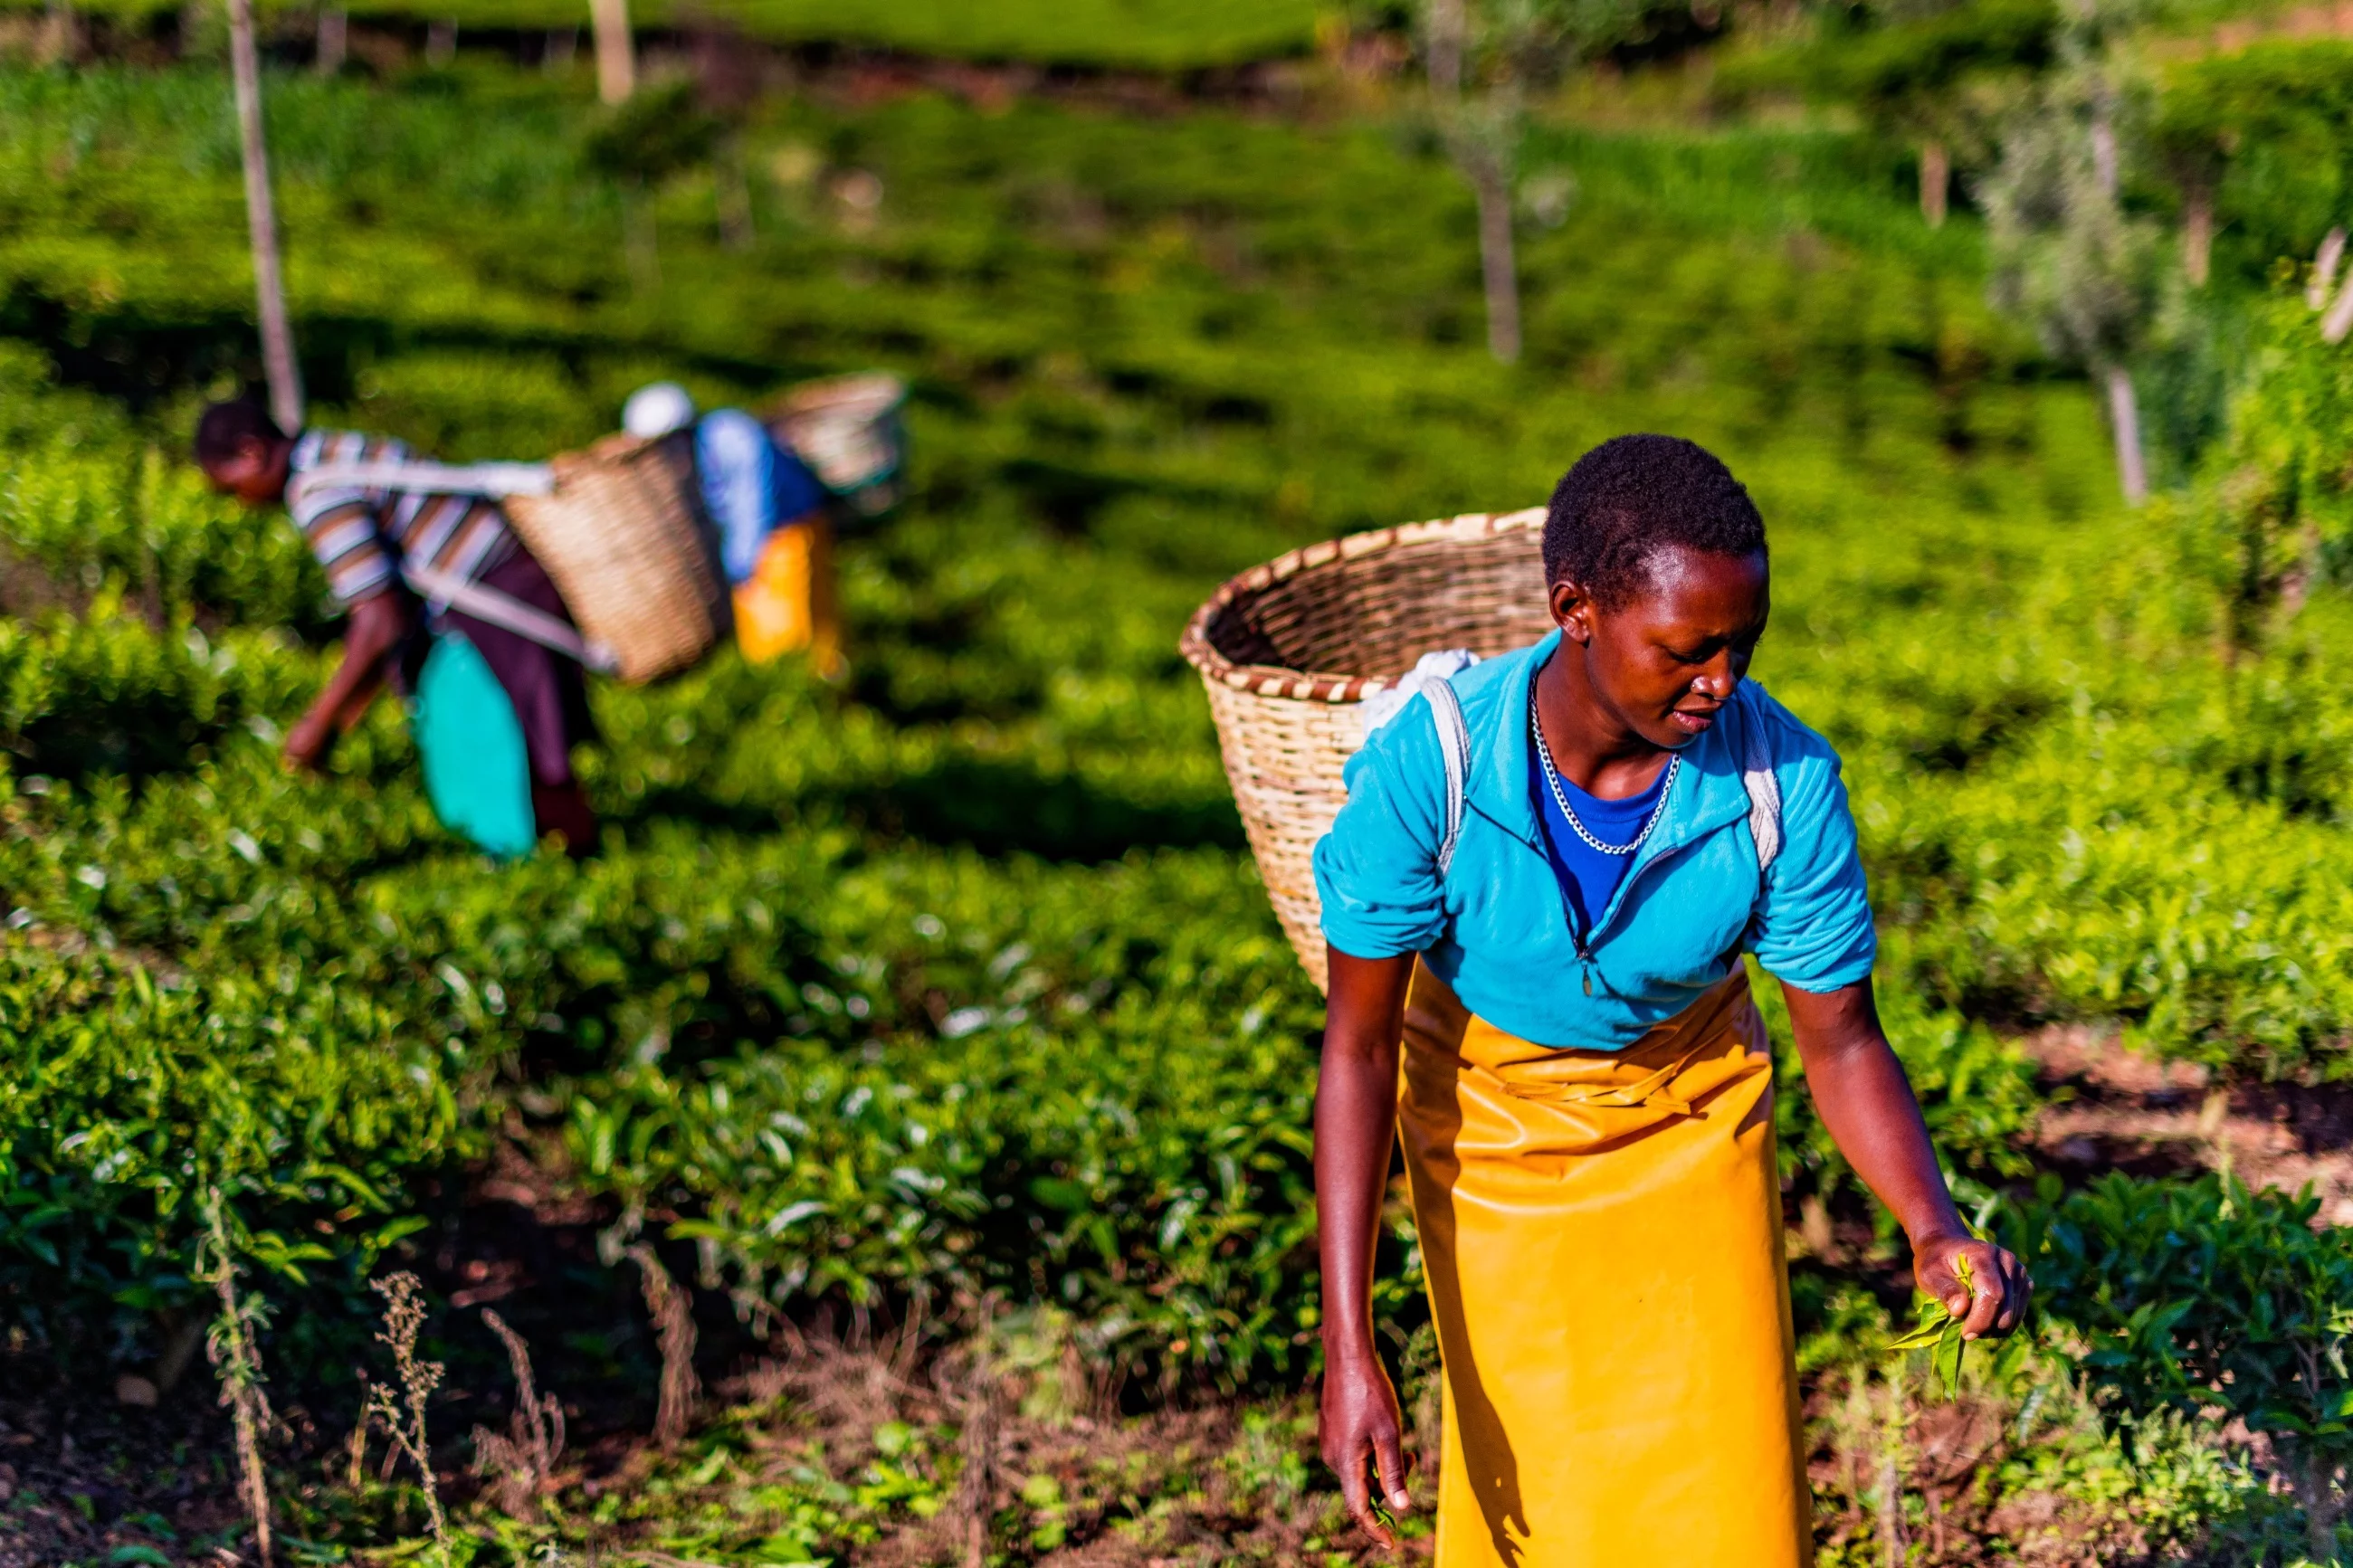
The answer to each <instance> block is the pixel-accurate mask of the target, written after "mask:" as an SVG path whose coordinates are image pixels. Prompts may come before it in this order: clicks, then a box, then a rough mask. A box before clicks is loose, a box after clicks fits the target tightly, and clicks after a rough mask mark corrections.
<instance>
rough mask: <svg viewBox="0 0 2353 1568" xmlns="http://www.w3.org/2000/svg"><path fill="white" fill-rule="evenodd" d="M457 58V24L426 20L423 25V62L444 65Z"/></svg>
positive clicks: (429, 64) (431, 64) (430, 64)
mask: <svg viewBox="0 0 2353 1568" xmlns="http://www.w3.org/2000/svg"><path fill="white" fill-rule="evenodd" d="M456 58H458V24H457V23H455V22H428V23H427V24H426V27H425V63H426V64H427V65H428V66H446V65H448V63H449V62H450V61H452V60H454V59H456Z"/></svg>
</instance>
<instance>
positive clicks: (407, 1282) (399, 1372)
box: [353, 1269, 449, 1551]
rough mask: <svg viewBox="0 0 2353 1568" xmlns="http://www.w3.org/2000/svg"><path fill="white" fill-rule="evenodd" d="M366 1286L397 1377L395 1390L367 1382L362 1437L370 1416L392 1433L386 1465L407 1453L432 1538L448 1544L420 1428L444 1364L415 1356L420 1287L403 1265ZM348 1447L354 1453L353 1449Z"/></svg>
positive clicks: (419, 1324) (420, 1315)
mask: <svg viewBox="0 0 2353 1568" xmlns="http://www.w3.org/2000/svg"><path fill="white" fill-rule="evenodd" d="M370 1289H374V1290H375V1293H376V1294H377V1295H379V1296H382V1297H383V1298H384V1328H383V1330H382V1331H379V1332H378V1333H377V1335H376V1336H375V1337H376V1338H377V1340H378V1341H380V1342H383V1343H384V1344H385V1345H387V1346H389V1347H390V1348H391V1351H392V1366H393V1372H394V1373H395V1375H396V1376H397V1377H398V1378H399V1379H400V1391H399V1393H397V1394H395V1393H394V1392H393V1390H392V1389H390V1388H388V1387H386V1386H385V1384H380V1383H371V1384H368V1388H367V1405H366V1407H365V1409H364V1410H363V1411H362V1413H361V1415H360V1421H361V1427H362V1433H363V1436H362V1438H361V1442H362V1443H364V1442H365V1440H366V1439H365V1436H364V1433H365V1427H366V1423H367V1422H368V1421H369V1420H370V1419H371V1418H373V1419H375V1420H379V1421H381V1422H383V1423H384V1429H385V1433H386V1434H387V1435H388V1436H390V1437H391V1438H392V1452H391V1453H388V1454H386V1455H385V1473H386V1474H387V1475H389V1474H390V1472H391V1468H392V1461H393V1459H394V1458H395V1456H396V1455H400V1454H406V1455H407V1456H408V1461H409V1463H410V1464H412V1465H415V1466H416V1467H417V1483H418V1484H419V1485H420V1486H422V1487H423V1488H424V1489H425V1513H426V1517H427V1520H429V1521H431V1523H432V1527H433V1540H434V1542H435V1544H437V1545H438V1546H440V1547H441V1548H443V1549H444V1550H445V1551H446V1550H447V1549H448V1545H449V1521H448V1517H447V1516H446V1515H444V1514H443V1513H442V1511H441V1490H440V1488H439V1487H438V1485H437V1484H436V1482H435V1479H434V1475H433V1459H432V1455H431V1442H430V1440H429V1439H428V1438H427V1436H426V1431H425V1405H426V1402H427V1400H429V1399H431V1398H432V1397H433V1391H434V1390H435V1389H437V1388H438V1387H440V1386H441V1373H442V1370H443V1369H442V1366H441V1363H439V1362H438V1361H419V1360H417V1331H418V1330H419V1329H421V1328H423V1327H424V1326H425V1288H424V1287H423V1286H422V1285H420V1284H418V1283H417V1276H416V1275H414V1274H411V1273H409V1272H408V1271H407V1270H406V1269H403V1270H402V1271H401V1272H399V1273H397V1274H394V1275H391V1276H388V1277H387V1278H385V1279H376V1280H372V1281H370ZM353 1452H354V1453H355V1454H356V1453H357V1452H358V1449H357V1448H354V1450H353ZM354 1468H357V1467H356V1466H354Z"/></svg>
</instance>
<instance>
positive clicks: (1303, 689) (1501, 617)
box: [1178, 507, 1552, 990]
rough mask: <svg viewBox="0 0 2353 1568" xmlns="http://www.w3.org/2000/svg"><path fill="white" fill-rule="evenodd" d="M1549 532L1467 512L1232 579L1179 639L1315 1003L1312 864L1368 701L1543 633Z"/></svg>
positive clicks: (1536, 519)
mask: <svg viewBox="0 0 2353 1568" xmlns="http://www.w3.org/2000/svg"><path fill="white" fill-rule="evenodd" d="M1544 519H1545V514H1544V509H1543V508H1541V507H1537V508H1533V509H1531V510H1526V511H1514V512H1478V513H1472V514H1471V515H1469V516H1464V517H1456V518H1446V519H1440V520H1439V521H1435V522H1415V523H1408V524H1405V525H1404V526H1402V527H1398V528H1385V529H1381V530H1378V531H1375V532H1372V533H1358V534H1352V535H1350V536H1349V537H1348V538H1345V539H1335V540H1332V541H1329V542H1325V543H1323V544H1311V545H1309V546H1307V547H1306V548H1305V549H1303V550H1294V551H1293V552H1291V553H1290V554H1288V555H1285V556H1283V557H1282V559H1280V560H1277V561H1271V562H1269V563H1267V564H1265V565H1263V566H1254V567H1252V568H1251V569H1250V570H1249V571H1248V572H1245V573H1243V574H1241V575H1240V576H1239V577H1236V578H1234V579H1233V580H1232V581H1231V582H1229V583H1228V584H1226V585H1225V586H1224V587H1222V588H1219V590H1218V591H1217V593H1216V595H1213V596H1212V597H1211V598H1210V600H1209V602H1208V604H1206V605H1202V606H1201V608H1200V609H1199V611H1198V612H1197V613H1196V614H1195V615H1194V616H1193V620H1192V624H1191V625H1189V626H1187V627H1186V628H1185V637H1184V640H1183V641H1182V642H1181V643H1179V644H1178V651H1179V652H1181V653H1182V654H1183V655H1184V656H1185V658H1186V659H1187V662H1189V663H1190V664H1191V665H1192V666H1193V668H1195V669H1197V670H1198V671H1200V674H1201V682H1202V684H1203V685H1204V686H1206V687H1207V688H1208V693H1209V712H1210V715H1211V717H1213V718H1214V719H1215V720H1216V721H1217V726H1218V744H1219V750H1220V751H1221V752H1223V753H1224V756H1225V763H1226V777H1227V778H1228V779H1229V780H1230V781H1231V782H1232V784H1233V789H1234V804H1235V805H1237V806H1239V807H1240V810H1241V816H1242V826H1243V829H1244V830H1245V831H1246V832H1247V833H1248V834H1249V836H1250V853H1251V854H1252V855H1253V856H1255V857H1256V858H1257V859H1258V868H1259V875H1260V877H1261V879H1263V880H1264V881H1265V883H1266V890H1267V896H1268V897H1269V898H1270V899H1271V900H1273V903H1274V912H1275V917H1276V919H1278V920H1280V921H1282V930H1283V934H1284V935H1285V936H1288V937H1289V938H1290V939H1291V945H1292V947H1293V950H1294V951H1295V952H1297V953H1298V954H1299V962H1300V963H1303V964H1304V965H1306V968H1307V973H1308V974H1309V976H1310V977H1311V978H1312V979H1314V982H1315V985H1316V988H1317V989H1318V990H1321V989H1323V988H1324V983H1325V976H1324V935H1323V931H1322V929H1321V927H1320V925H1319V924H1318V915H1319V910H1318V906H1317V903H1316V898H1315V874H1314V864H1313V857H1314V852H1315V841H1316V840H1317V839H1319V838H1321V837H1324V833H1325V832H1326V831H1328V830H1329V829H1330V827H1331V826H1332V819H1333V818H1334V817H1335V816H1338V815H1339V814H1340V807H1341V805H1343V804H1344V803H1345V801H1346V800H1347V798H1348V792H1347V789H1346V787H1345V785H1344V784H1342V782H1341V777H1340V774H1341V770H1342V769H1343V768H1345V766H1346V765H1347V762H1348V759H1349V758H1350V757H1352V756H1354V755H1355V754H1356V749H1357V748H1358V747H1360V746H1362V745H1363V744H1364V742H1365V721H1364V716H1363V711H1362V704H1363V701H1364V700H1365V699H1366V698H1367V697H1369V696H1371V695H1373V693H1375V692H1377V691H1381V690H1384V689H1388V687H1390V686H1393V685H1394V684H1396V683H1397V682H1398V680H1399V679H1402V678H1403V677H1404V676H1405V674H1406V673H1407V672H1408V671H1409V670H1411V669H1412V668H1413V665H1414V661H1415V660H1416V659H1418V658H1420V657H1421V656H1422V655H1423V654H1425V653H1430V652H1433V651H1436V650H1438V649H1440V648H1456V647H1466V648H1469V649H1471V650H1472V652H1474V653H1476V654H1478V655H1479V656H1480V657H1482V658H1492V657H1493V656H1494V655H1496V654H1500V653H1507V652H1509V651H1511V650H1512V649H1513V648H1515V647H1525V646H1527V645H1528V644H1529V643H1532V642H1534V641H1535V640H1536V639H1537V638H1538V637H1542V636H1543V635H1544V634H1545V633H1546V632H1547V631H1550V630H1551V629H1552V617H1551V615H1550V613H1549V612H1548V611H1547V609H1546V604H1545V582H1544V564H1543V559H1542V552H1541V543H1542V539H1543V531H1544Z"/></svg>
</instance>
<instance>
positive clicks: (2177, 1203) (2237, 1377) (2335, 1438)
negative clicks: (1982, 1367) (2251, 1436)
mask: <svg viewBox="0 0 2353 1568" xmlns="http://www.w3.org/2000/svg"><path fill="white" fill-rule="evenodd" d="M2055 1185H2056V1184H2049V1187H2050V1188H2051V1189H2053V1190H2049V1191H2046V1194H2045V1196H2044V1197H2043V1199H2042V1202H2040V1203H2038V1204H2035V1205H2029V1206H2027V1207H2026V1208H2024V1209H2023V1210H2021V1213H2020V1214H2019V1215H2017V1216H2016V1218H2015V1220H2014V1223H2013V1225H2012V1226H2011V1227H2010V1245H2011V1246H2012V1247H2013V1248H2014V1249H2015V1250H2016V1251H2017V1252H2018V1254H2019V1255H2020V1257H2021V1258H2024V1259H2025V1260H2026V1263H2027V1266H2028V1268H2031V1270H2032V1271H2033V1273H2034V1279H2035V1285H2036V1289H2037V1292H2038V1294H2039V1296H2040V1298H2041V1300H2042V1311H2043V1313H2044V1315H2045V1316H2046V1317H2047V1318H2049V1319H2052V1320H2055V1321H2056V1323H2057V1325H2059V1326H2060V1331H2061V1333H2062V1336H2063V1338H2062V1341H2061V1348H2062V1352H2063V1360H2064V1363H2065V1365H2066V1366H2067V1367H2068V1368H2069V1369H2070V1370H2071V1371H2073V1373H2077V1374H2079V1375H2080V1376H2082V1377H2083V1378H2084V1382H2085V1384H2086V1385H2087V1386H2088V1387H2089V1389H2090V1390H2091V1392H2092V1393H2093V1395H2094V1398H2095V1399H2097V1400H2098V1401H2100V1402H2102V1403H2103V1404H2104V1405H2106V1406H2108V1407H2109V1408H2110V1409H2112V1410H2114V1411H2116V1412H2117V1413H2119V1414H2122V1415H2126V1417H2127V1418H2129V1417H2132V1416H2136V1415H2147V1414H2150V1413H2154V1412H2160V1411H2171V1412H2178V1413H2179V1414H2180V1415H2185V1416H2189V1417H2191V1418H2194V1419H2198V1420H2201V1421H2209V1422H2212V1421H2217V1420H2220V1421H2231V1420H2238V1421H2242V1422H2244V1423H2245V1425H2246V1427H2247V1429H2248V1430H2250V1431H2253V1432H2260V1433H2264V1434H2267V1435H2268V1436H2270V1437H2271V1438H2272V1440H2273V1441H2274V1442H2275V1443H2277V1444H2278V1445H2279V1446H2280V1447H2282V1449H2284V1452H2285V1456H2286V1458H2287V1459H2288V1465H2287V1469H2288V1473H2289V1474H2290V1476H2292V1477H2293V1478H2294V1480H2295V1489H2296V1494H2297V1498H2298V1500H2299V1501H2300V1502H2302V1503H2303V1505H2304V1508H2305V1512H2306V1520H2307V1523H2308V1525H2309V1531H2310V1540H2311V1551H2312V1553H2313V1555H2314V1557H2315V1558H2316V1560H2319V1561H2322V1562H2327V1561H2332V1560H2334V1559H2335V1558H2336V1556H2337V1531H2336V1523H2337V1519H2338V1517H2339V1516H2340V1515H2341V1514H2342V1512H2343V1511H2344V1496H2343V1493H2342V1492H2341V1490H2340V1489H2339V1488H2338V1486H2337V1480H2336V1472H2337V1469H2338V1468H2339V1467H2341V1466H2342V1465H2344V1464H2345V1462H2346V1460H2347V1458H2348V1455H2353V1422H2348V1415H2353V1382H2348V1373H2347V1371H2346V1365H2345V1344H2346V1341H2347V1339H2348V1336H2353V1242H2348V1237H2346V1235H2345V1233H2344V1232H2342V1231H2340V1230H2337V1229H2336V1228H2334V1227H2316V1226H2315V1223H2314V1222H2315V1220H2316V1217H2317V1215H2318V1213H2319V1207H2320V1205H2319V1200H2318V1199H2317V1198H2315V1197H2314V1196H2312V1194H2310V1193H2309V1192H2306V1193H2305V1194H2300V1195H2297V1196H2295V1197H2290V1196H2287V1195H2286V1194H2280V1193H2275V1192H2260V1193H2258V1192H2250V1191H2249V1190H2248V1189H2247V1188H2246V1187H2245V1186H2244V1185H2242V1184H2240V1183H2239V1182H2238V1181H2236V1180H2235V1179H2226V1178H2219V1177H2213V1176H2208V1177H2202V1178H2200V1179H2198V1180H2196V1181H2181V1182H2172V1183H2150V1182H2136V1181H2133V1180H2131V1179H2130V1178H2128V1177H2125V1176H2121V1175H2110V1176H2107V1177H2105V1178H2104V1179H2102V1180H2101V1181H2099V1182H2096V1183H2094V1184H2093V1185H2092V1186H2091V1187H2089V1188H2088V1189H2086V1190H2084V1191H2082V1192H2079V1193H2075V1194H2072V1195H2069V1196H2067V1197H2065V1198H2058V1197H2057V1195H2056V1193H2055Z"/></svg>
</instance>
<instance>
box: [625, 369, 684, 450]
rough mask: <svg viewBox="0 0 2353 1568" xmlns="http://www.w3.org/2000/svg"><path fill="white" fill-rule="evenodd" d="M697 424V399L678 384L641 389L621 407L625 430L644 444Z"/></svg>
mask: <svg viewBox="0 0 2353 1568" xmlns="http://www.w3.org/2000/svg"><path fill="white" fill-rule="evenodd" d="M693 423H694V399H693V398H691V397H689V396H688V395H687V394H686V388H684V387H682V386H681V385H680V384H678V383H676V382H674V381H657V382H653V383H650V384H647V385H645V386H641V387H639V388H638V389H637V391H635V392H633V393H631V394H629V400H628V402H627V403H625V404H623V405H621V428H622V429H624V430H627V431H628V433H629V434H630V435H632V436H635V437H638V439H639V440H641V441H650V440H652V439H653V438H654V437H657V436H667V435H669V434H670V432H671V431H673V430H683V429H685V428H686V427H687V426H690V425H691V424H693Z"/></svg>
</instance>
